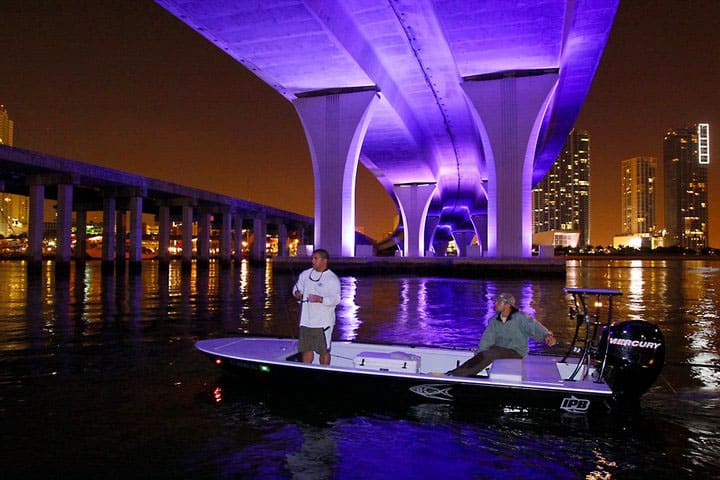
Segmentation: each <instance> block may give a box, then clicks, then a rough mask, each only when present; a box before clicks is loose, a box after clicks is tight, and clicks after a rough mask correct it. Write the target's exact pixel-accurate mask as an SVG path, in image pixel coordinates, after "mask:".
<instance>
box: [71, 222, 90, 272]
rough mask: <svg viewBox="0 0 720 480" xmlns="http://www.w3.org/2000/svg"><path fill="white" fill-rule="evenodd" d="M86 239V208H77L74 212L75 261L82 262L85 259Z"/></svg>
mask: <svg viewBox="0 0 720 480" xmlns="http://www.w3.org/2000/svg"><path fill="white" fill-rule="evenodd" d="M86 241H87V210H78V211H77V212H76V213H75V251H74V252H73V258H74V259H75V261H78V262H84V261H85V260H86V259H87V255H86V252H85V247H86V244H85V243H86Z"/></svg>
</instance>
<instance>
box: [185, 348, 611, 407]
mask: <svg viewBox="0 0 720 480" xmlns="http://www.w3.org/2000/svg"><path fill="white" fill-rule="evenodd" d="M197 346H198V349H199V350H201V351H203V352H205V353H208V354H211V355H218V356H221V357H226V358H232V359H235V360H245V361H249V362H258V361H259V362H263V363H267V364H270V365H272V364H275V365H282V364H284V365H292V366H293V367H297V368H303V369H307V368H309V369H328V370H337V371H345V372H347V371H352V372H353V373H357V374H364V375H384V376H388V375H390V376H395V377H411V378H418V377H419V378H432V379H433V381H438V380H440V378H442V382H447V383H464V384H467V383H472V384H487V385H488V386H491V385H492V386H506V387H522V388H529V389H541V390H563V391H575V392H578V393H581V392H586V393H593V394H603V393H607V394H608V395H610V394H611V393H612V392H611V389H610V387H608V385H607V384H606V383H604V382H601V383H598V382H596V381H595V380H594V378H593V373H594V372H593V370H592V369H591V370H590V372H589V374H588V375H582V373H584V371H583V372H580V374H578V375H577V376H576V379H575V380H566V378H568V377H569V376H570V374H571V373H572V372H573V370H574V366H575V365H574V364H559V361H560V360H561V358H560V357H554V356H540V355H528V356H527V357H525V358H524V359H501V360H496V361H495V362H494V363H493V364H492V365H491V367H490V368H489V369H488V371H484V372H481V373H480V374H479V375H478V376H477V377H450V376H445V375H444V372H446V371H448V370H451V369H453V368H455V367H456V366H457V365H459V364H460V363H462V362H464V361H465V360H467V359H468V358H470V357H471V356H472V355H473V352H472V351H470V350H456V349H449V348H436V347H413V346H406V345H379V344H362V343H353V342H344V341H339V342H333V345H332V361H331V364H330V365H329V366H322V365H319V364H318V363H317V355H316V356H315V362H316V363H312V364H302V363H298V362H297V359H296V358H297V357H296V353H297V340H295V339H277V338H244V337H238V338H224V339H214V340H203V341H200V342H198V345H197ZM569 360H570V361H573V360H574V361H577V359H569Z"/></svg>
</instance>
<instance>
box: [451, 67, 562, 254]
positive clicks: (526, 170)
mask: <svg viewBox="0 0 720 480" xmlns="http://www.w3.org/2000/svg"><path fill="white" fill-rule="evenodd" d="M557 79H558V74H557V73H545V74H540V75H531V76H507V77H501V78H497V77H488V79H477V80H475V79H474V80H472V81H465V82H464V83H463V85H462V86H463V90H464V91H465V94H466V95H467V97H468V98H469V99H470V102H471V103H472V105H473V106H474V107H475V110H476V111H477V113H478V115H479V117H480V119H481V121H482V125H480V131H481V135H480V136H481V139H482V143H483V149H484V151H485V152H486V155H487V166H488V243H487V249H488V253H489V256H491V257H498V258H517V257H530V256H531V255H532V252H531V247H532V170H533V162H534V158H535V146H536V144H537V139H538V134H539V132H540V127H541V121H542V117H543V114H544V112H545V109H546V108H547V104H548V102H549V99H550V98H551V95H550V94H551V93H552V92H553V90H554V88H555V86H556V84H557ZM483 127H484V128H483Z"/></svg>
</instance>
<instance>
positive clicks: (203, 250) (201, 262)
mask: <svg viewBox="0 0 720 480" xmlns="http://www.w3.org/2000/svg"><path fill="white" fill-rule="evenodd" d="M196 257H197V265H198V266H202V267H206V268H207V266H208V265H209V264H210V212H201V213H200V219H199V220H198V232H197V254H196Z"/></svg>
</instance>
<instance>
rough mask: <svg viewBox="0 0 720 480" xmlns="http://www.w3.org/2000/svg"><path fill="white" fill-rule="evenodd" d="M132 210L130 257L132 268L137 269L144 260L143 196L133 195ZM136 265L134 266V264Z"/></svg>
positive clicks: (130, 202) (130, 204)
mask: <svg viewBox="0 0 720 480" xmlns="http://www.w3.org/2000/svg"><path fill="white" fill-rule="evenodd" d="M128 202H129V210H130V229H129V234H130V235H129V237H130V248H129V257H130V265H131V269H133V268H135V269H137V268H138V267H139V266H140V262H141V261H142V234H143V231H142V212H143V199H142V197H131V198H130V199H129V200H128ZM133 265H134V266H133Z"/></svg>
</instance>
